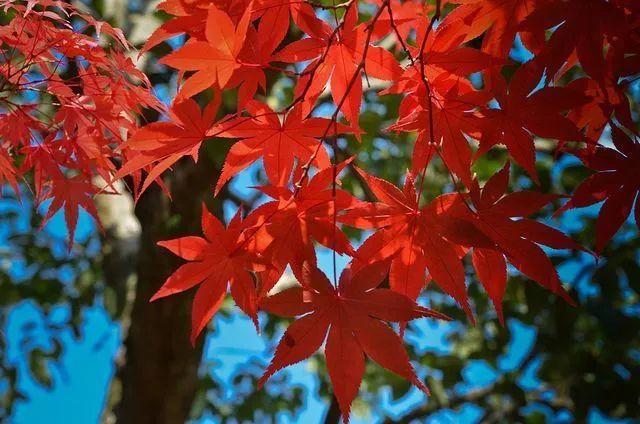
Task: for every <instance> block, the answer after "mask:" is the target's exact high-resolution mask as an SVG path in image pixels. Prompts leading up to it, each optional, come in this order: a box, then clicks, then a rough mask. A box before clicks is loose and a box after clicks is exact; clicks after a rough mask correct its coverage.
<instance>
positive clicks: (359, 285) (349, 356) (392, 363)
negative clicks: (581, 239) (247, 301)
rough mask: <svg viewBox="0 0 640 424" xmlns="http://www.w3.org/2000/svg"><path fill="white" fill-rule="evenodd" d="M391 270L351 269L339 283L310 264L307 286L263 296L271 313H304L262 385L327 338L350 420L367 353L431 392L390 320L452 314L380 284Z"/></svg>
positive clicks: (305, 271) (302, 278)
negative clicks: (353, 271)
mask: <svg viewBox="0 0 640 424" xmlns="http://www.w3.org/2000/svg"><path fill="white" fill-rule="evenodd" d="M388 269H389V264H388V261H383V262H378V263H376V264H372V265H369V266H367V267H364V268H360V270H359V271H358V272H355V273H353V274H352V273H351V270H350V269H349V268H347V269H345V271H344V272H343V273H342V275H341V276H340V282H339V284H338V286H337V287H334V286H332V285H331V283H330V282H329V280H328V279H327V277H326V276H325V275H324V274H323V273H322V271H320V270H319V269H318V268H316V267H315V266H314V265H311V264H309V263H308V262H305V263H304V265H303V267H302V270H301V272H300V273H299V275H298V276H297V277H298V281H299V282H300V285H301V287H292V288H289V289H287V290H284V291H282V292H280V293H278V294H275V295H273V296H270V297H267V298H265V299H263V300H262V302H261V303H260V307H261V308H262V309H264V310H266V311H268V312H271V313H274V314H276V315H280V316H284V317H297V316H300V315H302V317H300V318H298V319H297V320H295V321H294V322H293V323H292V324H291V325H289V327H288V328H287V331H286V332H285V333H284V335H283V336H282V339H281V340H280V342H279V343H278V346H277V347H276V351H275V355H274V357H273V359H272V360H271V363H270V364H269V366H268V367H267V369H266V370H265V372H264V374H263V376H262V378H260V380H259V383H258V384H259V385H260V386H262V385H263V384H264V383H265V382H266V381H267V380H268V379H269V377H271V375H273V374H274V373H275V372H276V371H278V370H280V369H282V368H285V367H287V366H289V365H292V364H295V363H297V362H300V361H302V360H304V359H306V358H308V357H310V356H311V355H313V354H314V353H315V352H316V351H317V350H318V349H319V348H320V346H321V345H322V343H323V342H324V340H325V339H327V343H326V345H325V349H324V352H325V357H326V360H327V368H328V371H329V377H330V379H331V384H332V386H333V392H334V394H335V395H336V398H337V399H338V404H339V405H340V410H341V412H342V417H343V420H344V422H345V423H347V422H348V421H349V413H350V410H351V403H352V402H353V399H354V398H355V397H356V396H357V394H358V389H359V387H360V383H361V381H362V378H363V375H364V367H365V362H364V361H365V355H366V356H368V357H369V358H371V359H372V360H374V361H375V362H377V363H378V364H380V365H382V366H383V367H384V368H386V369H388V370H389V371H392V372H394V373H395V374H398V375H399V376H401V377H403V378H405V379H407V380H409V381H410V382H411V383H413V384H414V385H415V386H417V387H418V388H419V389H420V390H422V391H423V392H424V393H427V394H428V390H427V388H426V386H425V385H424V383H423V382H422V381H421V380H420V379H419V377H418V376H417V375H416V373H415V371H414V369H413V367H412V366H411V364H410V363H409V357H408V355H407V352H406V351H405V349H404V347H403V346H402V339H401V338H400V337H399V336H398V335H397V334H396V333H395V332H394V331H393V330H392V329H391V327H390V326H389V325H387V324H386V323H385V321H388V322H407V321H410V320H413V319H416V318H422V317H432V318H439V319H447V318H446V317H445V316H444V315H442V314H439V313H437V312H434V311H432V310H429V309H427V308H424V307H421V306H419V305H418V304H416V303H415V302H414V301H413V300H411V299H409V298H408V297H406V296H403V295H401V294H399V293H396V292H393V291H391V290H388V289H381V288H377V287H378V286H379V285H380V283H381V282H382V281H383V280H384V278H385V276H386V274H387V272H388ZM327 333H328V337H327Z"/></svg>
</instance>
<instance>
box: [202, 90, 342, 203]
mask: <svg viewBox="0 0 640 424" xmlns="http://www.w3.org/2000/svg"><path fill="white" fill-rule="evenodd" d="M246 109H247V112H248V113H249V115H250V116H249V117H243V116H241V117H238V118H234V119H230V120H227V121H225V122H223V123H222V124H220V125H217V126H215V127H213V128H212V129H211V130H210V131H209V134H212V135H215V136H216V137H223V138H241V139H242V140H241V141H238V142H237V143H236V144H234V145H233V147H231V150H230V151H229V153H228V154H227V158H226V160H225V163H224V167H223V168H222V173H221V174H220V178H219V179H218V183H217V185H216V194H217V193H218V192H219V191H220V189H221V188H222V187H223V186H224V184H226V182H227V181H229V180H230V179H231V178H232V177H233V176H234V175H236V174H237V173H238V172H240V171H241V170H243V169H244V168H246V167H247V166H249V165H251V164H252V163H253V162H255V161H256V160H258V159H260V158H262V159H263V163H264V169H265V171H266V173H267V177H268V178H269V182H270V183H271V184H273V185H276V186H282V185H286V183H287V182H288V181H289V178H290V177H291V172H292V170H293V167H294V164H295V161H296V160H297V161H298V163H301V164H305V163H307V162H308V161H310V160H311V164H312V165H313V166H315V167H316V168H318V169H325V168H327V167H329V166H331V160H330V159H329V155H328V154H327V151H326V149H325V148H324V146H322V145H320V144H321V143H323V141H324V140H322V139H320V138H321V137H323V136H324V137H333V136H336V135H337V134H339V133H347V132H350V128H349V127H347V126H345V125H343V124H340V123H336V122H333V121H332V120H330V119H326V118H318V117H310V116H309V117H305V116H303V111H302V107H301V106H300V105H296V106H295V107H294V108H293V109H291V110H290V111H289V113H287V115H286V116H283V115H282V114H279V113H276V112H274V111H273V110H272V109H271V108H269V106H267V105H265V104H263V103H260V102H257V101H250V102H248V103H247V105H246ZM281 117H282V120H281Z"/></svg>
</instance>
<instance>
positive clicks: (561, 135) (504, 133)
mask: <svg viewBox="0 0 640 424" xmlns="http://www.w3.org/2000/svg"><path fill="white" fill-rule="evenodd" d="M541 78H542V69H539V68H538V67H537V64H536V63H535V62H533V61H529V62H527V63H525V64H523V65H521V66H520V67H519V68H518V70H517V71H516V72H515V74H514V75H513V78H511V81H510V83H509V87H508V89H507V85H506V83H505V81H504V78H503V77H502V75H500V74H499V73H498V72H492V73H490V74H489V79H490V85H491V88H492V94H494V95H495V97H496V100H497V103H498V108H490V109H486V110H485V111H484V116H485V119H484V120H483V125H484V126H483V133H482V138H481V139H480V147H479V149H478V151H477V154H476V157H477V156H479V155H482V154H484V153H486V152H487V151H488V150H489V149H491V147H493V146H494V145H496V144H504V145H505V146H506V147H507V150H508V151H509V153H510V154H511V157H513V159H514V160H515V161H516V162H517V163H518V164H519V165H520V166H522V167H523V168H524V169H525V170H526V171H527V173H528V174H529V175H530V176H531V178H533V180H534V181H535V182H536V183H538V174H537V172H536V167H535V162H536V157H535V155H536V149H535V144H534V136H538V137H544V138H552V139H558V140H560V141H562V142H565V141H581V140H582V139H583V137H582V135H581V134H580V132H579V131H578V128H577V127H576V126H575V124H574V123H573V122H571V121H570V120H569V119H567V118H566V117H565V116H564V115H563V112H565V111H567V110H570V109H573V108H575V107H578V106H580V105H582V104H584V103H586V101H587V98H586V97H585V96H584V95H582V94H581V93H579V92H577V91H573V90H571V89H570V88H566V87H543V88H540V89H537V86H538V85H539V84H540V81H541Z"/></svg>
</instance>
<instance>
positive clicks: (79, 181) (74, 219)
mask: <svg viewBox="0 0 640 424" xmlns="http://www.w3.org/2000/svg"><path fill="white" fill-rule="evenodd" d="M46 186H47V192H46V195H45V197H44V198H43V199H42V200H47V199H52V200H51V204H50V205H49V208H48V209H47V214H46V215H45V216H44V219H43V220H42V224H41V227H44V226H45V225H46V223H47V222H48V221H49V220H50V219H51V218H52V217H53V215H55V213H56V212H58V211H59V210H61V209H64V219H65V223H66V224H67V232H68V234H69V243H68V245H69V251H71V249H72V247H73V240H74V236H75V233H76V225H77V224H78V208H82V209H84V210H85V211H87V212H88V213H89V215H91V216H92V217H93V219H95V220H96V222H97V223H98V225H100V220H99V218H98V211H97V210H96V207H95V205H94V203H93V196H94V195H95V194H96V193H97V192H98V188H97V187H95V186H94V185H93V184H91V182H88V181H87V180H86V179H85V178H84V177H83V176H82V175H77V176H75V177H72V178H64V177H60V178H56V179H52V180H50V181H48V182H47V183H46Z"/></svg>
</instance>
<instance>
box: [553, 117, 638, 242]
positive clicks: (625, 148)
mask: <svg viewBox="0 0 640 424" xmlns="http://www.w3.org/2000/svg"><path fill="white" fill-rule="evenodd" d="M611 134H612V137H611V138H612V140H613V144H614V146H615V149H613V148H609V147H604V146H600V145H599V146H597V147H596V149H595V151H594V152H593V153H592V152H590V151H589V150H581V151H578V152H575V153H576V155H577V156H578V157H579V158H580V160H582V162H583V163H584V164H585V165H586V166H587V167H589V168H591V169H593V170H594V171H596V172H595V173H594V174H592V175H591V176H589V177H588V178H587V179H586V180H584V181H583V182H582V183H581V184H580V185H579V186H578V188H576V190H575V192H574V193H573V195H572V196H571V199H570V200H569V202H567V203H566V204H565V205H564V206H563V207H562V208H561V210H562V211H564V210H567V209H573V208H584V207H586V206H590V205H593V204H596V203H599V202H602V201H604V203H603V205H602V208H600V213H599V214H598V219H597V221H596V252H598V253H600V252H602V250H603V249H604V248H605V246H606V245H607V244H608V243H609V241H610V240H611V239H612V238H613V236H614V235H615V233H616V232H617V231H618V230H619V229H620V227H621V226H622V224H624V222H625V221H626V220H627V217H628V216H629V214H630V213H631V209H632V208H633V204H634V201H635V221H636V224H637V225H638V227H640V203H638V202H639V200H636V197H637V195H638V192H639V191H640V181H639V180H638V176H637V174H638V169H640V142H639V141H638V138H637V136H635V135H634V136H633V138H632V137H630V136H628V135H627V134H626V133H625V132H624V131H623V130H622V129H621V128H620V127H618V126H615V125H612V126H611Z"/></svg>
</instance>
